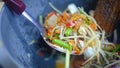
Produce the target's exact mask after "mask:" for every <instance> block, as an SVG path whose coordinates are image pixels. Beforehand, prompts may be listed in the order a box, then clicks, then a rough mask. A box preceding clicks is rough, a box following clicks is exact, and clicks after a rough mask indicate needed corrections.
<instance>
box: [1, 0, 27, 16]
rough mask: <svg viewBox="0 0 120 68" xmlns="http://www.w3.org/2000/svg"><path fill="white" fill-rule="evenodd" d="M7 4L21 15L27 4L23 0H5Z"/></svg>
mask: <svg viewBox="0 0 120 68" xmlns="http://www.w3.org/2000/svg"><path fill="white" fill-rule="evenodd" d="M3 1H4V2H5V3H6V5H7V6H8V7H9V8H10V9H11V10H13V11H14V12H15V13H17V14H19V15H21V14H22V12H23V11H25V8H26V6H25V4H24V3H23V2H22V1H21V0H3Z"/></svg>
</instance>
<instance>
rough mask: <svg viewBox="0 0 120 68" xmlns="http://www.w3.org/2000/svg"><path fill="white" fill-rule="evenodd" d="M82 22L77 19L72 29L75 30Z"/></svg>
mask: <svg viewBox="0 0 120 68" xmlns="http://www.w3.org/2000/svg"><path fill="white" fill-rule="evenodd" d="M81 24H82V22H80V21H78V22H77V23H76V25H75V26H74V30H77V29H78V28H79V27H80V26H81Z"/></svg>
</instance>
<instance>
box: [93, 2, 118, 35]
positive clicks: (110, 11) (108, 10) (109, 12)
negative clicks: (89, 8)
mask: <svg viewBox="0 0 120 68" xmlns="http://www.w3.org/2000/svg"><path fill="white" fill-rule="evenodd" d="M94 17H95V19H96V20H97V22H98V24H99V25H100V26H101V27H102V29H104V30H105V31H106V35H110V34H111V33H112V32H113V30H114V28H115V26H116V24H117V22H118V20H119V19H120V0H99V1H98V4H97V7H96V9H95V14H94Z"/></svg>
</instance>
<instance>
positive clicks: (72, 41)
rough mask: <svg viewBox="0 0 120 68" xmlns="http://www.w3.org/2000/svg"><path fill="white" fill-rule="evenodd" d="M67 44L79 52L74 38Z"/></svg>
mask: <svg viewBox="0 0 120 68" xmlns="http://www.w3.org/2000/svg"><path fill="white" fill-rule="evenodd" d="M69 44H70V45H71V46H73V50H75V51H76V54H80V49H79V48H78V47H77V46H76V45H75V42H74V40H70V41H69Z"/></svg>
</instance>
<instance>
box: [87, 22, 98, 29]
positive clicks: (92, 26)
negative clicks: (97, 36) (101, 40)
mask: <svg viewBox="0 0 120 68" xmlns="http://www.w3.org/2000/svg"><path fill="white" fill-rule="evenodd" d="M89 25H90V27H91V28H92V29H93V30H96V29H97V26H96V25H95V24H94V23H90V24H89Z"/></svg>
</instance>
